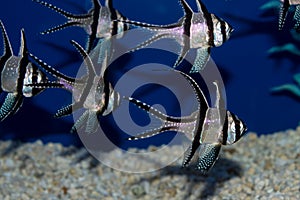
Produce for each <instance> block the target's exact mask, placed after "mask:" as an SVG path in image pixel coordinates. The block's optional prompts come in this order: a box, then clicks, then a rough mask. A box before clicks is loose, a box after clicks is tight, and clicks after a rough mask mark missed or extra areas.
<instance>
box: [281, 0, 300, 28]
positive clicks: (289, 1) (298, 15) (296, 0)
mask: <svg viewBox="0 0 300 200" xmlns="http://www.w3.org/2000/svg"><path fill="white" fill-rule="evenodd" d="M280 1H281V7H280V10H279V30H282V28H283V26H284V24H285V20H286V17H287V13H288V11H289V8H290V6H293V5H294V6H296V10H295V14H294V17H293V18H294V20H295V21H296V24H295V26H294V28H295V29H296V30H297V31H300V0H280Z"/></svg>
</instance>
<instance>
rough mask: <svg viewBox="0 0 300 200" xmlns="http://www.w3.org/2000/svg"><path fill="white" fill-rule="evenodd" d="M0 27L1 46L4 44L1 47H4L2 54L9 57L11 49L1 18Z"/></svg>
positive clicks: (11, 52)
mask: <svg viewBox="0 0 300 200" xmlns="http://www.w3.org/2000/svg"><path fill="white" fill-rule="evenodd" d="M0 27H1V30H2V36H3V46H4V47H3V48H4V52H3V56H8V57H10V56H12V55H13V50H12V48H11V44H10V41H9V38H8V35H7V33H6V30H5V28H4V25H3V23H2V21H1V20H0Z"/></svg>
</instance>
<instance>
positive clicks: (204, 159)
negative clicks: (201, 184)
mask: <svg viewBox="0 0 300 200" xmlns="http://www.w3.org/2000/svg"><path fill="white" fill-rule="evenodd" d="M220 150H221V144H219V143H213V144H208V143H206V144H201V145H200V151H199V161H198V165H197V169H199V170H200V171H201V172H202V173H204V174H205V173H207V172H208V171H209V170H210V169H211V167H212V166H213V165H214V163H215V162H216V160H217V159H218V156H219V153H220Z"/></svg>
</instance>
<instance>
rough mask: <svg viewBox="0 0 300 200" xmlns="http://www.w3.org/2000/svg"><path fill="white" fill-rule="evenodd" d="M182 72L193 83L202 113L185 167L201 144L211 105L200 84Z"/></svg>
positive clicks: (183, 164)
mask: <svg viewBox="0 0 300 200" xmlns="http://www.w3.org/2000/svg"><path fill="white" fill-rule="evenodd" d="M181 74H182V75H184V77H186V79H187V80H188V81H189V82H190V83H191V86H192V87H193V89H194V91H195V94H196V96H197V100H198V103H199V107H198V110H199V112H200V114H199V116H198V117H199V120H198V123H197V125H196V131H195V136H194V138H193V141H192V145H191V147H190V148H189V150H188V151H189V152H187V155H186V156H185V159H184V161H183V163H182V166H183V167H185V166H186V165H188V164H189V162H190V161H191V159H192V157H193V155H194V154H195V152H196V150H197V149H198V147H199V146H200V140H201V136H202V131H203V126H204V122H205V119H206V115H207V111H208V108H209V106H208V103H207V101H206V98H205V96H204V94H203V92H202V90H201V89H200V87H199V85H198V84H197V83H196V82H195V80H194V79H192V78H191V77H190V76H189V75H187V74H185V73H183V72H181Z"/></svg>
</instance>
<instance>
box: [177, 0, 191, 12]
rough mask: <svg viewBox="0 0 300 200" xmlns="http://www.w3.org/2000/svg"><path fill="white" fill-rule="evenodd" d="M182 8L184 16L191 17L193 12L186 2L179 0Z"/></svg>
mask: <svg viewBox="0 0 300 200" xmlns="http://www.w3.org/2000/svg"><path fill="white" fill-rule="evenodd" d="M179 2H180V4H181V6H182V8H183V12H184V14H185V15H192V14H193V10H192V9H191V7H190V6H189V4H188V3H187V2H186V0H179Z"/></svg>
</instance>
